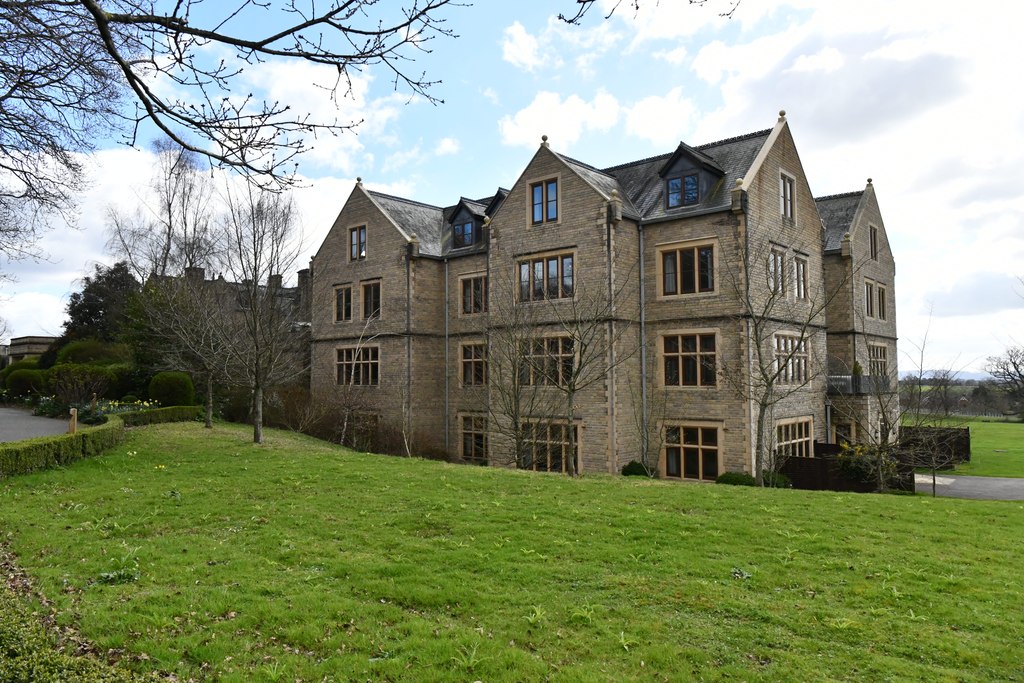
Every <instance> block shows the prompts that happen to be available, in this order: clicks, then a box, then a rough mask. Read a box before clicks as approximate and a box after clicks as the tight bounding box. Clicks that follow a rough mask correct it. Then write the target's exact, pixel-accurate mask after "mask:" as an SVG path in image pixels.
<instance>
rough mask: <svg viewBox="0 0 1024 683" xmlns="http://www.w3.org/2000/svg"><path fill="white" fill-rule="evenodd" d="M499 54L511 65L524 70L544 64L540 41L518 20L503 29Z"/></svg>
mask: <svg viewBox="0 0 1024 683" xmlns="http://www.w3.org/2000/svg"><path fill="white" fill-rule="evenodd" d="M501 56H502V59H504V60H505V61H506V62H508V63H509V64H511V65H512V66H516V67H519V68H520V69H525V70H526V71H533V70H534V69H536V68H537V67H539V66H541V65H542V64H544V57H543V56H542V55H541V50H540V43H539V42H538V40H537V39H536V38H535V37H534V36H532V35H530V34H529V33H528V32H527V31H526V28H525V27H524V26H523V25H522V24H520V23H519V22H518V21H517V22H515V23H514V24H512V25H511V26H509V27H508V28H506V29H505V34H504V39H503V40H502V42H501Z"/></svg>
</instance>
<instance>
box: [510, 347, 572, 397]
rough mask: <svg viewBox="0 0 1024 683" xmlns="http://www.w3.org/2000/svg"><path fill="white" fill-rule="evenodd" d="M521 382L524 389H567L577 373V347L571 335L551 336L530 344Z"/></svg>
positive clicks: (523, 361) (521, 374) (522, 367)
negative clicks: (565, 387)
mask: <svg viewBox="0 0 1024 683" xmlns="http://www.w3.org/2000/svg"><path fill="white" fill-rule="evenodd" d="M526 345H527V346H528V348H524V349H523V350H522V359H521V364H520V367H519V373H520V375H519V380H520V382H521V383H522V384H523V385H524V386H544V387H564V386H567V381H566V380H567V377H569V376H571V374H572V373H573V372H575V371H576V344H575V342H574V341H573V338H572V337H570V336H568V335H549V336H544V337H539V338H537V339H532V340H530V341H528V342H526Z"/></svg>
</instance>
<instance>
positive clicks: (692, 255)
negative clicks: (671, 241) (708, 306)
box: [659, 244, 715, 296]
mask: <svg viewBox="0 0 1024 683" xmlns="http://www.w3.org/2000/svg"><path fill="white" fill-rule="evenodd" d="M659 265H660V266H661V294H662V296H675V295H677V294H693V293H695V292H713V291H715V248H714V246H713V245H710V244H702V245H698V246H694V247H683V248H680V249H668V250H665V251H662V252H661V263H660V264H659Z"/></svg>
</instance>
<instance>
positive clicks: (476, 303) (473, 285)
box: [460, 275, 487, 315]
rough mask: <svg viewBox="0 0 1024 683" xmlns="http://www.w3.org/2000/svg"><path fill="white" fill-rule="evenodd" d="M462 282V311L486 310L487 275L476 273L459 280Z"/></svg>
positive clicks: (465, 312) (464, 312)
mask: <svg viewBox="0 0 1024 683" xmlns="http://www.w3.org/2000/svg"><path fill="white" fill-rule="evenodd" d="M460 282H461V283H462V313H463V315H472V314H474V313H486V312H487V276H486V275H477V276H475V277H467V278H463V279H462V280H460Z"/></svg>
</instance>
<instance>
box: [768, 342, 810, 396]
mask: <svg viewBox="0 0 1024 683" xmlns="http://www.w3.org/2000/svg"><path fill="white" fill-rule="evenodd" d="M810 360H811V352H810V345H809V344H808V343H807V337H806V336H804V335H801V334H794V333H792V332H777V333H776V334H775V378H776V381H777V382H778V383H779V384H789V385H802V384H806V383H807V382H809V381H810V378H811V376H810V374H809V372H810Z"/></svg>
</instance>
